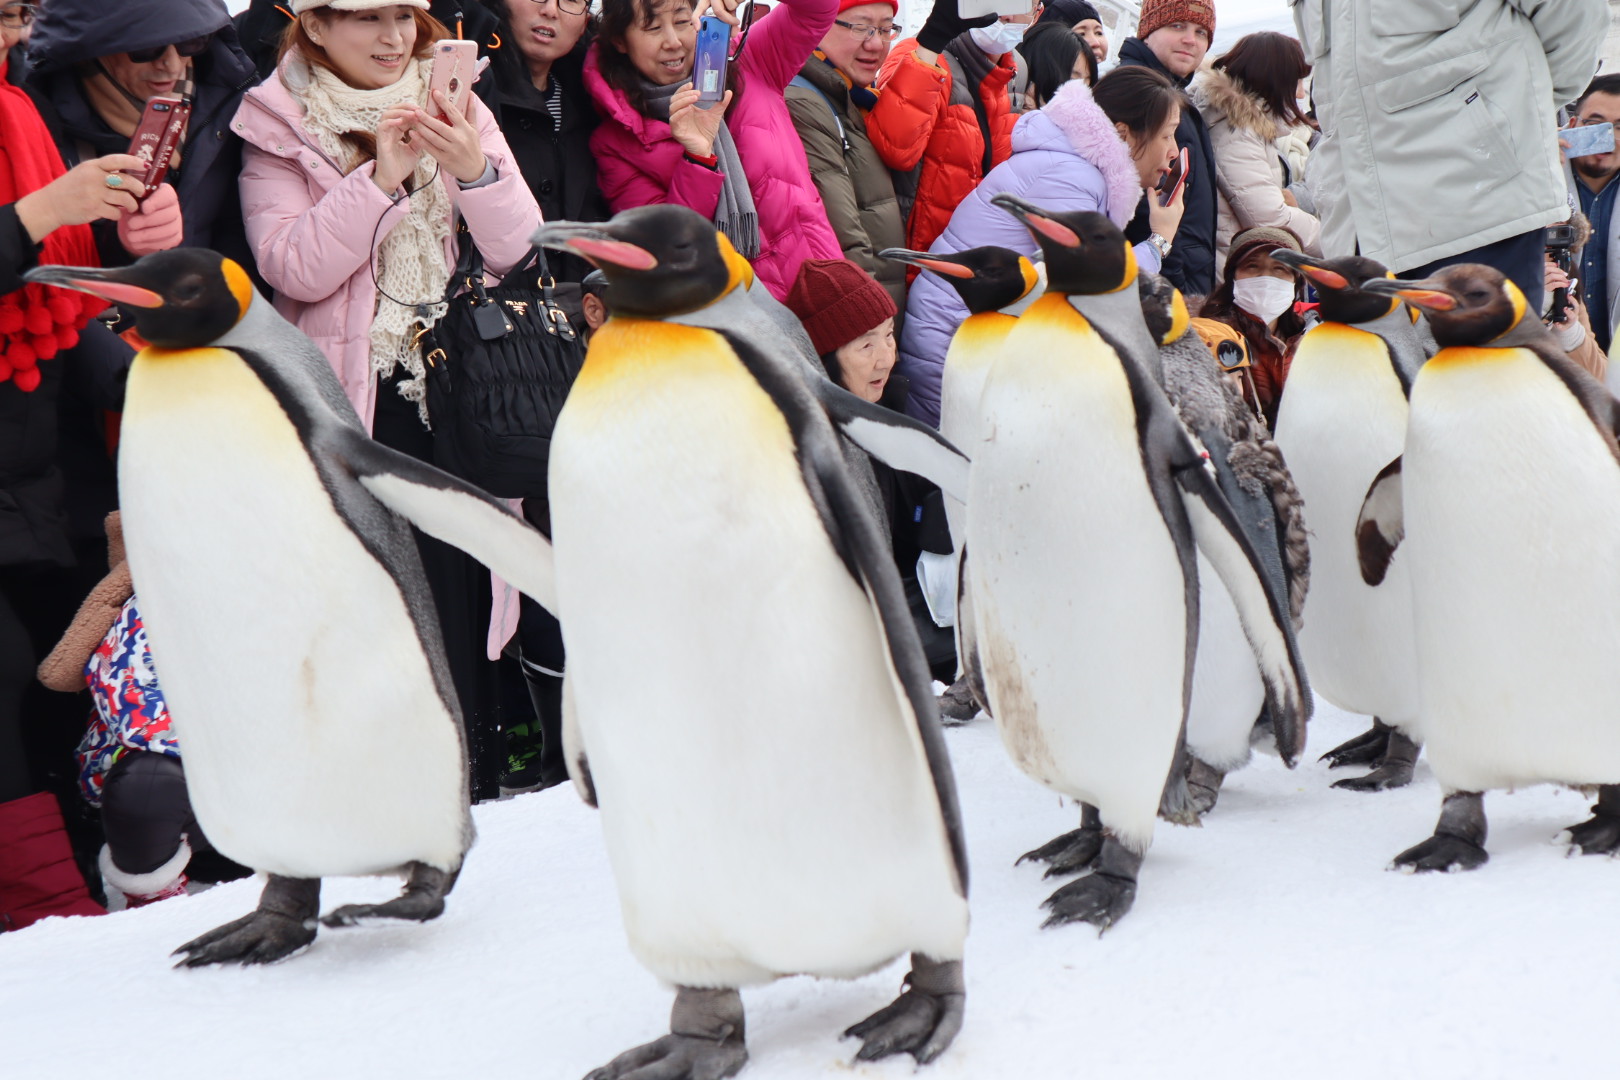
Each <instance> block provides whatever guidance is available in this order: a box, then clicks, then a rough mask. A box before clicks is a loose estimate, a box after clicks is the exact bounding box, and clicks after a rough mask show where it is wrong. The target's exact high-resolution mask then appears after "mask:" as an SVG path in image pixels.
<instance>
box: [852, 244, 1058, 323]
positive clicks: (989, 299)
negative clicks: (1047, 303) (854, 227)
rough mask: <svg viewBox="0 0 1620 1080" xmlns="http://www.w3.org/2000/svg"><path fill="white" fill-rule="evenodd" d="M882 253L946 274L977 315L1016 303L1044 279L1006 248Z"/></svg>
mask: <svg viewBox="0 0 1620 1080" xmlns="http://www.w3.org/2000/svg"><path fill="white" fill-rule="evenodd" d="M878 255H879V257H881V258H884V259H893V260H894V261H895V262H903V263H908V264H910V265H912V266H920V267H922V268H923V269H924V270H930V271H932V272H934V273H936V274H938V275H939V276H940V277H943V278H944V279H945V281H946V282H947V283H948V284H949V285H950V286H951V288H953V289H955V290H956V293H957V295H958V296H960V297H961V298H962V303H964V304H966V305H967V309H968V311H969V312H971V313H972V314H974V315H979V314H982V313H984V312H986V311H1000V310H1001V309H1002V308H1004V307H1006V306H1008V305H1009V304H1016V303H1017V302H1018V301H1020V300H1022V299H1023V298H1024V297H1026V296H1028V295H1029V292H1030V290H1031V289H1033V288H1035V286H1036V285H1037V284H1038V283H1039V282H1040V275H1039V273H1037V272H1036V270H1035V264H1034V263H1032V262H1030V261H1029V260H1028V259H1027V258H1025V257H1024V256H1022V255H1020V254H1018V253H1017V252H1016V251H1009V250H1008V249H1007V248H1004V247H976V248H968V249H967V250H966V251H958V252H956V253H955V254H954V255H931V254H929V253H928V252H926V251H910V250H907V249H906V248H887V249H885V250H883V251H880V252H878Z"/></svg>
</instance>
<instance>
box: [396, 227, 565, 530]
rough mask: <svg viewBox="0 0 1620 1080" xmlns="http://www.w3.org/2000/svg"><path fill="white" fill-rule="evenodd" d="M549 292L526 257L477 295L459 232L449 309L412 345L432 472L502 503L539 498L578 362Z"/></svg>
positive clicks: (539, 264)
mask: <svg viewBox="0 0 1620 1080" xmlns="http://www.w3.org/2000/svg"><path fill="white" fill-rule="evenodd" d="M555 286H556V282H555V281H553V279H552V277H551V271H550V269H549V268H548V267H547V266H546V255H545V252H544V251H542V250H541V249H540V248H538V247H536V248H531V249H530V250H529V253H528V255H526V256H525V257H524V258H523V260H522V261H520V262H519V263H518V264H517V266H516V267H515V268H514V269H513V270H512V271H511V272H510V273H508V274H507V275H506V277H505V279H504V280H503V281H502V282H501V284H500V285H499V286H497V287H495V288H492V289H487V288H485V287H484V260H483V256H481V255H480V254H479V252H478V246H477V244H475V243H474V242H473V239H472V236H471V234H469V233H468V232H466V230H465V227H463V229H462V232H461V253H460V258H459V259H458V260H457V264H456V270H455V273H454V274H452V275H451V278H450V285H449V289H448V290H447V293H446V297H445V299H446V302H447V303H448V304H449V305H450V309H449V311H448V312H446V313H445V316H444V318H442V319H440V320H439V321H438V322H437V323H435V324H434V325H433V326H432V327H431V328H429V329H427V330H424V331H422V332H421V333H420V334H418V335H417V336H418V338H419V339H420V342H419V343H420V345H421V348H422V352H423V362H424V364H425V366H426V368H427V405H428V419H429V422H430V423H431V424H432V425H433V435H434V439H433V442H434V458H435V460H436V462H437V464H438V465H439V467H440V468H442V469H444V470H445V471H446V472H450V473H454V474H455V475H456V476H459V477H461V478H462V479H464V480H470V481H471V482H473V483H474V484H477V485H478V486H479V487H481V488H483V489H484V490H486V491H488V492H489V493H490V494H491V495H495V496H498V497H500V498H503V499H520V498H529V499H542V498H544V497H545V495H546V467H547V465H548V463H549V461H550V458H551V431H552V428H553V427H554V426H555V425H556V423H557V414H558V413H559V412H561V411H562V407H563V402H564V401H565V400H566V399H567V397H568V390H569V388H570V387H571V386H573V384H574V378H575V376H577V375H578V374H579V369H580V365H581V364H583V363H584V362H585V346H584V343H583V342H581V341H580V340H579V336H578V335H577V334H576V333H575V331H574V327H573V325H572V324H571V323H569V321H568V316H567V315H566V314H564V312H563V310H562V308H561V307H559V306H558V304H557V301H556V292H555ZM461 289H464V290H465V291H462V292H461V293H460V295H453V294H455V293H456V292H457V291H458V290H461Z"/></svg>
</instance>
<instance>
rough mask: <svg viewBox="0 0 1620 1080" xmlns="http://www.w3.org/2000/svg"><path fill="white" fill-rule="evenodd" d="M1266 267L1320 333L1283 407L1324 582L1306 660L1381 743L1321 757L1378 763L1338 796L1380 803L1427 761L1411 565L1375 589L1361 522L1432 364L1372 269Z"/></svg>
mask: <svg viewBox="0 0 1620 1080" xmlns="http://www.w3.org/2000/svg"><path fill="white" fill-rule="evenodd" d="M1271 257H1272V258H1273V259H1276V260H1277V261H1278V262H1280V263H1284V264H1286V265H1287V266H1289V267H1291V268H1292V269H1293V270H1294V272H1295V273H1296V274H1299V275H1300V276H1302V277H1304V278H1305V279H1306V280H1308V281H1309V282H1310V283H1311V284H1312V285H1314V286H1315V287H1316V292H1317V296H1318V297H1319V298H1320V300H1321V309H1320V311H1321V316H1322V319H1323V321H1322V322H1321V323H1320V324H1319V325H1317V326H1314V327H1312V328H1311V329H1310V330H1309V331H1307V332H1306V334H1305V336H1304V338H1303V339H1301V341H1300V343H1299V348H1298V349H1297V351H1296V352H1295V354H1294V360H1293V364H1292V365H1291V366H1290V367H1289V371H1288V382H1287V384H1286V385H1285V386H1284V388H1283V395H1282V402H1281V403H1280V405H1279V406H1278V415H1277V444H1278V445H1279V446H1281V447H1282V450H1283V453H1284V454H1286V455H1287V457H1288V464H1289V467H1290V470H1291V471H1292V472H1293V475H1294V480H1295V482H1296V483H1297V484H1298V485H1299V490H1300V492H1301V494H1303V496H1304V498H1305V505H1306V506H1307V507H1309V508H1310V515H1311V532H1312V539H1313V559H1314V562H1313V565H1314V568H1315V576H1314V578H1313V580H1312V585H1311V593H1310V596H1309V598H1308V599H1307V601H1306V604H1305V614H1304V626H1303V628H1302V629H1301V630H1300V635H1299V647H1300V652H1301V653H1302V654H1303V655H1304V657H1305V662H1306V664H1307V665H1308V666H1309V668H1310V672H1311V682H1312V683H1313V685H1314V686H1315V688H1316V690H1317V692H1318V693H1320V694H1321V695H1322V696H1323V697H1324V698H1326V699H1327V700H1329V701H1331V702H1332V703H1333V704H1335V705H1337V706H1338V707H1339V708H1341V709H1346V710H1348V711H1350V712H1357V713H1362V714H1365V715H1368V716H1372V717H1373V718H1374V720H1373V727H1372V730H1370V731H1368V732H1366V733H1365V734H1363V735H1360V736H1357V737H1356V738H1354V739H1351V740H1350V741H1349V742H1346V743H1344V744H1343V745H1340V746H1336V747H1334V748H1333V749H1332V750H1329V751H1328V752H1327V753H1326V754H1324V755H1323V756H1322V759H1323V760H1324V761H1327V762H1328V763H1329V764H1330V765H1331V766H1332V767H1334V768H1338V767H1340V766H1345V765H1362V764H1372V765H1376V768H1374V770H1373V771H1372V772H1370V773H1368V774H1367V775H1365V776H1358V777H1352V778H1350V779H1347V780H1340V781H1339V782H1338V783H1336V784H1334V785H1333V786H1334V787H1337V788H1345V789H1347V790H1351V791H1381V790H1383V789H1385V788H1395V787H1402V786H1404V785H1406V784H1408V783H1410V782H1411V780H1412V769H1413V766H1414V765H1415V763H1416V762H1417V757H1418V749H1419V740H1420V735H1419V730H1418V728H1419V722H1418V721H1419V717H1418V684H1417V678H1418V676H1417V658H1416V652H1415V648H1414V646H1413V642H1412V601H1411V590H1410V588H1409V587H1408V581H1407V575H1408V569H1407V566H1406V560H1405V559H1404V558H1400V559H1396V560H1395V561H1394V562H1393V564H1392V565H1391V566H1390V568H1389V575H1390V579H1391V580H1390V581H1389V583H1388V584H1387V585H1385V586H1384V587H1382V588H1378V589H1372V588H1369V587H1368V586H1367V584H1366V583H1365V582H1363V581H1362V580H1361V573H1360V570H1359V568H1358V565H1357V562H1356V551H1355V520H1356V515H1357V514H1358V513H1359V512H1360V510H1361V500H1362V499H1363V498H1365V497H1366V494H1367V488H1368V487H1369V486H1370V485H1371V484H1372V482H1373V478H1374V477H1376V476H1377V475H1378V470H1379V469H1381V468H1383V467H1384V466H1385V465H1386V464H1388V462H1389V461H1390V459H1391V458H1394V457H1395V456H1396V455H1398V454H1399V453H1400V452H1401V445H1402V443H1403V442H1404V441H1405V439H1406V418H1407V398H1408V396H1409V395H1410V394H1411V388H1412V380H1413V379H1414V378H1416V377H1417V373H1418V369H1419V368H1420V367H1421V366H1422V364H1423V361H1424V359H1425V355H1426V352H1425V349H1424V345H1423V342H1422V340H1421V338H1420V335H1419V333H1418V330H1417V328H1416V327H1415V326H1414V325H1413V320H1412V316H1411V314H1410V313H1409V312H1408V311H1407V309H1406V308H1405V307H1403V306H1402V305H1401V303H1400V302H1399V301H1398V300H1396V299H1394V298H1392V297H1391V296H1389V295H1387V294H1382V293H1377V292H1372V291H1369V289H1368V288H1367V286H1368V283H1369V282H1375V281H1384V280H1388V279H1389V277H1390V275H1389V273H1388V272H1387V271H1386V270H1385V269H1384V268H1383V267H1382V266H1381V265H1379V264H1378V263H1376V262H1374V261H1372V260H1371V259H1366V258H1362V257H1360V256H1353V257H1350V258H1343V259H1327V260H1323V259H1313V258H1311V257H1310V256H1308V255H1301V254H1299V253H1298V252H1296V251H1292V250H1289V249H1287V248H1279V249H1277V250H1276V251H1273V252H1272V253H1271Z"/></svg>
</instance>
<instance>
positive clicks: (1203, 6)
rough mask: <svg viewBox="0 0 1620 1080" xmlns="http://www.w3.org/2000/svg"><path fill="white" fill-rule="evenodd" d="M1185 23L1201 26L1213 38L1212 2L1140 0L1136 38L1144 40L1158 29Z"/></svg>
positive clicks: (1203, 0) (1213, 15)
mask: <svg viewBox="0 0 1620 1080" xmlns="http://www.w3.org/2000/svg"><path fill="white" fill-rule="evenodd" d="M1178 22H1186V23H1192V24H1193V25H1195V26H1202V27H1203V28H1204V29H1205V30H1208V31H1209V36H1210V38H1211V39H1213V38H1214V37H1215V4H1214V3H1213V0H1142V15H1141V17H1140V18H1138V19H1137V20H1136V36H1137V37H1138V38H1146V37H1147V36H1148V35H1149V34H1151V33H1153V31H1155V30H1157V29H1159V28H1160V27H1164V26H1169V25H1170V24H1171V23H1178Z"/></svg>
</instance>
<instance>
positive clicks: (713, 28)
mask: <svg viewBox="0 0 1620 1080" xmlns="http://www.w3.org/2000/svg"><path fill="white" fill-rule="evenodd" d="M730 49H731V24H730V23H728V22H726V21H725V20H723V19H717V18H715V17H714V16H713V15H705V16H703V18H702V19H700V20H698V34H697V57H696V59H694V60H693V62H692V85H693V86H696V87H697V91H698V101H699V102H706V103H713V102H717V101H719V100H720V99H721V98H723V97H725V96H726V64H727V63H728V62H729V57H728V56H727V53H728V52H729V51H730Z"/></svg>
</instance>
